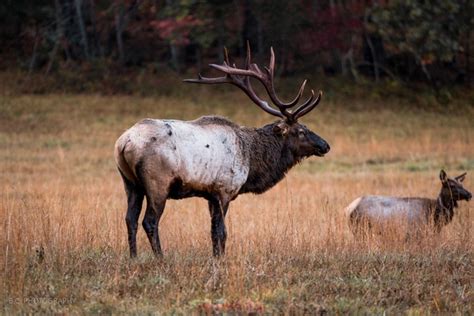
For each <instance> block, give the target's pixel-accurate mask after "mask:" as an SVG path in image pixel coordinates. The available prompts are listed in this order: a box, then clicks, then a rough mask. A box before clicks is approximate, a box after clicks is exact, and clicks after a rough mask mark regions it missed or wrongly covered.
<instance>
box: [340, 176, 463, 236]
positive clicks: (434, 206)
mask: <svg viewBox="0 0 474 316" xmlns="http://www.w3.org/2000/svg"><path fill="white" fill-rule="evenodd" d="M439 177H440V180H441V184H442V187H441V191H440V193H439V195H438V198H437V199H428V198H417V197H406V198H400V197H390V196H379V195H375V196H363V197H359V198H357V199H355V200H354V201H352V203H351V204H349V206H348V207H347V208H346V214H347V216H348V217H349V225H350V227H351V229H352V232H353V233H354V234H358V233H360V232H361V231H362V230H363V229H364V228H368V229H370V228H372V227H374V226H377V227H379V228H382V229H383V228H384V225H387V224H390V223H391V222H394V221H395V220H401V222H396V224H400V223H404V224H407V225H408V226H407V227H408V229H410V230H413V229H415V228H420V227H427V225H430V226H431V227H433V228H435V230H436V231H437V232H439V231H440V230H441V228H442V227H443V226H445V225H447V224H449V223H450V222H451V221H452V219H453V216H454V209H455V208H456V207H458V203H457V201H461V200H466V201H469V200H470V199H471V197H472V195H471V193H470V192H468V191H467V190H466V189H465V188H464V187H463V186H462V182H463V181H464V179H465V177H466V173H463V174H461V175H460V176H457V177H455V178H454V179H450V178H448V176H447V175H446V172H444V170H441V172H440V174H439Z"/></svg>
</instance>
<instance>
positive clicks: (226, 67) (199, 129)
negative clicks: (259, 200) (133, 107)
mask: <svg viewBox="0 0 474 316" xmlns="http://www.w3.org/2000/svg"><path fill="white" fill-rule="evenodd" d="M210 66H211V67H212V68H214V69H217V70H218V71H221V72H223V73H224V74H225V76H223V77H218V78H204V77H202V76H200V75H199V79H195V80H185V81H186V82H192V83H203V84H220V83H230V84H233V85H235V86H237V87H239V88H240V89H242V90H243V91H244V92H245V94H246V95H247V96H248V97H249V98H250V99H251V100H252V101H253V102H254V103H256V104H257V105H258V106H259V107H260V108H261V109H262V110H264V111H265V112H267V113H269V114H271V115H274V116H277V117H279V118H280V119H279V120H278V121H276V122H274V123H271V124H268V125H265V126H263V127H261V128H250V127H241V126H239V125H237V124H235V123H233V122H231V121H229V120H227V119H225V118H222V117H218V116H205V117H201V118H199V119H197V120H194V121H178V120H155V119H144V120H142V121H140V122H138V123H137V124H135V125H134V126H133V127H131V128H130V129H128V130H127V131H126V132H125V133H124V134H122V136H120V138H119V139H118V140H117V142H116V144H115V160H116V162H117V166H118V169H119V171H120V174H121V176H122V178H123V182H124V184H125V191H126V193H127V200H128V209H127V215H126V223H127V229H128V242H129V247H130V255H131V256H132V257H134V256H136V253H137V250H136V233H137V226H138V218H139V215H140V211H141V207H142V203H143V199H144V197H146V200H147V207H146V211H145V217H144V220H143V228H144V230H145V232H146V234H147V236H148V239H149V241H150V243H151V247H152V249H153V251H154V252H155V254H157V255H160V254H161V253H162V250H161V245H160V237H159V229H158V225H159V221H160V218H161V215H162V214H163V210H164V208H165V203H166V200H167V199H183V198H188V197H193V196H198V197H203V198H205V199H207V200H208V202H209V211H210V215H211V239H212V246H213V254H214V255H215V256H218V255H221V254H223V253H224V251H225V242H226V228H225V223H224V219H225V215H226V213H227V210H228V207H229V203H230V202H231V201H232V200H234V199H235V198H236V197H237V196H238V195H239V194H242V193H247V192H252V193H257V194H258V193H263V192H265V191H266V190H268V189H270V188H271V187H273V186H274V185H275V184H276V183H277V182H279V181H280V180H281V179H283V177H284V176H285V174H286V172H287V171H288V170H289V169H290V168H292V167H293V166H294V165H296V164H297V163H298V162H300V161H301V160H303V159H304V158H306V157H310V156H320V157H321V156H323V155H324V154H326V153H327V152H329V145H328V143H327V142H326V141H325V140H324V139H322V138H321V137H319V136H318V135H316V134H315V133H313V132H312V131H310V130H309V129H308V128H307V127H306V126H304V125H302V124H299V123H298V119H299V118H300V117H302V116H303V115H305V114H307V113H309V112H310V111H311V110H312V109H314V108H315V107H316V105H318V103H319V101H320V100H321V92H320V93H319V95H318V96H317V97H316V96H315V94H314V91H311V93H312V94H311V96H310V97H309V98H308V99H307V100H306V101H305V102H303V104H301V105H299V106H298V107H296V108H295V109H293V107H295V106H296V105H297V103H298V101H299V100H300V98H301V96H302V94H303V90H304V86H305V83H306V81H305V82H303V84H302V85H301V88H300V90H299V93H298V94H297V96H296V98H295V99H294V100H293V101H291V102H289V103H284V102H282V101H280V99H279V98H278V97H277V96H276V94H275V90H274V84H273V77H274V76H273V75H274V67H275V57H274V53H273V49H272V50H271V60H270V65H269V67H268V68H267V67H265V70H264V71H262V70H260V68H259V67H258V66H257V65H256V64H252V63H251V61H250V50H249V49H248V50H247V60H246V68H245V69H239V68H237V67H236V66H235V65H234V66H230V63H229V60H228V57H227V53H226V61H225V62H224V64H223V65H214V64H211V65H210ZM250 77H252V78H255V79H257V80H258V81H259V82H261V83H262V85H263V86H264V88H265V90H266V91H267V93H268V95H269V97H270V99H271V101H272V102H273V103H274V104H275V105H276V107H277V108H274V107H271V106H270V105H269V104H268V103H267V102H266V101H264V100H261V99H260V98H259V97H258V96H257V94H256V93H255V92H254V90H253V88H252V86H251V84H250ZM291 109H293V110H291Z"/></svg>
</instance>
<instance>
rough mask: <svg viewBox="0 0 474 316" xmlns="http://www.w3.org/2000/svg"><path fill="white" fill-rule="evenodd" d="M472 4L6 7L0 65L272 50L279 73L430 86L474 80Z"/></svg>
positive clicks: (195, 0)
mask: <svg viewBox="0 0 474 316" xmlns="http://www.w3.org/2000/svg"><path fill="white" fill-rule="evenodd" d="M473 8H474V4H473V1H469V0H439V1H414V0H393V1H389V0H371V1H368V0H367V1H362V0H299V1H284V0H112V1H105V0H53V1H51V0H35V1H29V0H4V1H2V3H1V4H0V39H1V41H2V45H0V55H1V56H2V60H3V61H2V62H1V65H2V66H3V67H4V68H5V67H22V68H23V69H25V70H27V71H28V72H44V73H46V74H50V73H52V72H54V71H56V70H57V69H60V68H61V67H65V66H67V65H71V64H87V63H90V64H92V65H100V67H143V66H145V65H147V64H153V63H155V64H156V63H157V64H166V65H167V66H169V67H170V68H172V69H174V70H175V71H179V72H180V71H183V70H185V69H187V68H188V67H196V68H197V69H198V70H199V69H201V68H202V67H203V65H206V64H207V63H208V62H210V61H216V60H218V61H223V59H224V56H223V47H224V46H226V47H227V49H228V50H229V51H230V52H231V54H232V55H233V56H237V58H244V57H245V52H246V43H247V42H249V43H250V45H251V47H252V51H253V52H254V53H255V58H256V59H257V60H258V61H261V62H263V61H264V60H266V59H267V56H266V55H267V54H268V52H269V47H270V46H273V47H274V49H275V51H276V54H277V57H278V66H279V67H278V69H279V73H280V74H293V73H298V72H316V73H322V74H325V75H336V74H340V75H344V76H348V77H352V78H354V79H355V80H357V79H358V78H360V76H365V77H369V78H373V80H375V81H379V80H382V79H383V78H394V79H395V78H396V79H399V80H406V81H426V82H429V83H430V84H432V85H434V86H437V85H443V84H446V83H452V82H459V83H465V84H469V83H470V82H471V77H472V59H473V58H472V54H471V51H472V46H473V42H474V37H473V35H472V31H471V29H472V27H473V26H474V9H473Z"/></svg>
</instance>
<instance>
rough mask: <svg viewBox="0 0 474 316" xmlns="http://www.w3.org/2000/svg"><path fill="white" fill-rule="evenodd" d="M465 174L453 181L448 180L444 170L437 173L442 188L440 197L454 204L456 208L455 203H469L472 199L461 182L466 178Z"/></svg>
mask: <svg viewBox="0 0 474 316" xmlns="http://www.w3.org/2000/svg"><path fill="white" fill-rule="evenodd" d="M466 174H467V173H466V172H464V173H463V174H461V175H459V176H457V177H455V178H454V179H451V178H448V175H447V174H446V172H445V171H444V170H441V171H440V173H439V178H440V180H441V183H442V185H443V187H442V188H441V195H443V196H446V197H448V198H449V199H451V200H452V201H453V202H454V206H457V203H456V201H461V200H466V201H469V200H470V199H471V198H472V194H471V192H469V191H467V190H466V189H465V188H464V187H463V185H462V182H463V181H464V179H465V178H466Z"/></svg>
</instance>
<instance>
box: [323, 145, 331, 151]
mask: <svg viewBox="0 0 474 316" xmlns="http://www.w3.org/2000/svg"><path fill="white" fill-rule="evenodd" d="M329 150H331V147H330V146H329V144H328V143H326V148H325V149H324V151H325V152H329Z"/></svg>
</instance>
